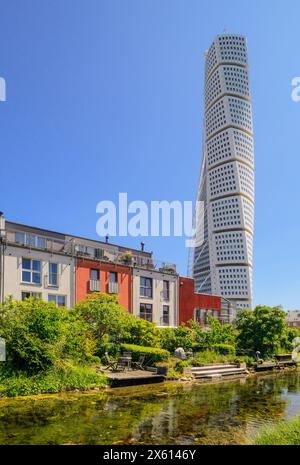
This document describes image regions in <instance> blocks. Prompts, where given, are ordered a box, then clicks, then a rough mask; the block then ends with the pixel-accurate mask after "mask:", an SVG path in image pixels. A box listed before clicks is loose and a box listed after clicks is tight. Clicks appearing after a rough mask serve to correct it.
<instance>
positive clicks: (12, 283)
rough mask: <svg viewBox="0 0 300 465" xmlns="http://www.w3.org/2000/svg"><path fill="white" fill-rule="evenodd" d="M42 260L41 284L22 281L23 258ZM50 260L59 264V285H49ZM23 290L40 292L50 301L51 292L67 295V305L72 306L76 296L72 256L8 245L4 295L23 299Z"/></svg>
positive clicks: (5, 261) (43, 297) (5, 262)
mask: <svg viewBox="0 0 300 465" xmlns="http://www.w3.org/2000/svg"><path fill="white" fill-rule="evenodd" d="M23 257H24V258H29V259H35V260H41V261H42V264H41V284H29V283H22V258H23ZM49 262H53V263H57V264H58V274H59V279H58V286H57V287H53V286H51V287H50V286H48V284H47V279H46V276H47V275H48V274H49V268H48V264H49ZM22 291H24V292H39V293H41V294H42V299H43V300H46V301H48V295H49V294H56V295H64V296H66V306H67V307H71V306H72V305H73V304H74V303H75V300H74V297H75V266H74V259H73V258H72V257H68V256H64V255H60V254H51V253H48V252H44V251H38V250H32V249H31V250H30V249H28V248H26V247H17V246H16V247H14V246H8V247H7V248H6V250H5V258H4V296H5V297H6V296H9V295H12V296H13V298H15V299H18V300H21V296H22Z"/></svg>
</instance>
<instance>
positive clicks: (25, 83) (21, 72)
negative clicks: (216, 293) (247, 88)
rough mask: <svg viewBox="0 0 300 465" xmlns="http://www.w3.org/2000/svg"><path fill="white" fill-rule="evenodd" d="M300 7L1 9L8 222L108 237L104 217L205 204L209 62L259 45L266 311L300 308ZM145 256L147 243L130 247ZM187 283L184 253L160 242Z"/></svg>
mask: <svg viewBox="0 0 300 465" xmlns="http://www.w3.org/2000/svg"><path fill="white" fill-rule="evenodd" d="M299 20H300V3H299V0H294V1H287V0H286V1H283V0H282V1H276V0H268V1H267V0H263V1H262V0H255V1H254V0H248V1H245V0H244V1H243V0H238V1H235V0H234V1H233V0H232V1H230V0H227V1H226V2H225V1H224V0H213V1H212V0H209V1H206V0H205V1H204V0H203V1H200V0H188V1H187V0H107V1H104V0H87V1H84V0H59V1H58V0H51V1H50V0H49V1H48V0H26V1H22V0H18V1H17V0H0V76H2V77H4V78H5V79H6V82H7V102H6V103H0V154H1V165H0V175H1V202H0V209H1V210H3V211H4V212H5V215H6V217H7V218H9V219H11V220H15V221H17V222H23V223H27V224H32V225H36V226H41V227H44V228H49V229H53V230H57V231H61V232H69V233H73V234H78V235H83V236H88V237H94V238H97V236H96V231H95V224H96V220H97V217H98V216H97V215H96V213H95V206H96V204H97V202H98V201H100V200H103V199H111V200H116V198H117V194H118V192H128V196H129V200H135V199H141V200H145V201H150V200H163V199H166V200H173V199H179V200H194V197H195V191H196V186H197V179H198V173H199V168H200V156H201V136H202V131H201V128H202V118H203V102H202V95H203V93H202V91H203V71H204V70H203V67H204V57H203V51H204V50H205V49H206V48H208V46H209V45H210V42H211V41H212V39H213V37H214V36H215V35H216V34H218V33H222V32H223V31H224V28H226V29H227V31H228V32H236V33H242V34H246V35H247V36H248V45H249V56H250V66H251V86H252V96H253V111H254V127H255V149H256V151H255V162H256V165H255V172H256V215H255V216H256V219H255V243H254V301H255V303H256V304H258V303H265V304H270V305H276V304H282V305H283V306H284V307H285V308H286V309H287V308H300V289H299V287H300V286H299V282H300V272H299V266H300V249H299V237H300V220H299V198H300V180H299V168H300V141H299V134H300V129H299V122H300V102H299V103H294V102H293V101H292V100H291V97H290V94H291V79H292V78H293V77H294V76H299V75H300V28H299ZM119 242H120V243H122V244H127V245H128V246H132V247H134V246H136V247H138V246H139V242H140V238H136V239H132V238H127V239H126V238H122V239H120V241H119ZM145 242H146V247H147V249H148V250H149V249H150V250H153V251H154V253H155V256H156V257H157V258H162V259H165V260H168V261H170V262H176V263H177V264H178V268H179V271H180V272H181V273H184V274H185V273H186V262H187V252H186V249H185V247H184V239H179V238H171V239H169V238H156V239H155V238H153V239H151V238H146V239H145Z"/></svg>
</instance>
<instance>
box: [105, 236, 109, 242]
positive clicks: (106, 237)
mask: <svg viewBox="0 0 300 465" xmlns="http://www.w3.org/2000/svg"><path fill="white" fill-rule="evenodd" d="M108 239H109V235H108V234H106V236H105V242H106V244H108Z"/></svg>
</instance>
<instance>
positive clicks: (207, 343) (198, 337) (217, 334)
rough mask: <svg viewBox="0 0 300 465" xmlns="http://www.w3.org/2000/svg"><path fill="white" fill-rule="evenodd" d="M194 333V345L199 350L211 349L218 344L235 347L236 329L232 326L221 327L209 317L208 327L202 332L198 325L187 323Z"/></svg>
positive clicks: (192, 322)
mask: <svg viewBox="0 0 300 465" xmlns="http://www.w3.org/2000/svg"><path fill="white" fill-rule="evenodd" d="M189 324H190V326H191V328H192V329H193V331H194V333H195V343H196V345H197V347H198V348H199V349H211V348H212V347H213V346H216V345H218V344H228V345H232V346H234V345H235V342H236V332H237V331H236V329H235V328H234V326H233V325H230V324H227V325H221V323H220V322H219V320H217V319H215V318H212V317H209V318H208V327H207V328H206V329H205V330H204V329H202V328H201V326H200V325H199V323H196V322H195V321H192V320H191V321H190V322H189Z"/></svg>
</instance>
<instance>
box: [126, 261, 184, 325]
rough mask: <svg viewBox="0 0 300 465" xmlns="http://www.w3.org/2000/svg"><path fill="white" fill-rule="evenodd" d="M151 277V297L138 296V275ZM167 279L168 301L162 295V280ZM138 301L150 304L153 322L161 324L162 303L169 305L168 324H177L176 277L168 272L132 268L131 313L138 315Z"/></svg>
mask: <svg viewBox="0 0 300 465" xmlns="http://www.w3.org/2000/svg"><path fill="white" fill-rule="evenodd" d="M141 276H142V277H145V278H152V280H153V295H152V299H150V298H147V297H142V296H140V277H141ZM164 280H165V281H169V283H170V284H169V290H170V291H169V293H170V298H169V301H165V300H164V299H163V297H162V292H163V281H164ZM140 303H149V304H152V312H153V320H152V321H153V323H156V324H157V325H158V326H161V325H162V323H161V318H162V315H163V305H169V315H170V316H169V326H177V322H178V277H177V276H174V275H169V274H163V273H160V272H156V271H147V270H143V269H134V270H133V314H134V315H136V316H139V314H140Z"/></svg>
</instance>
